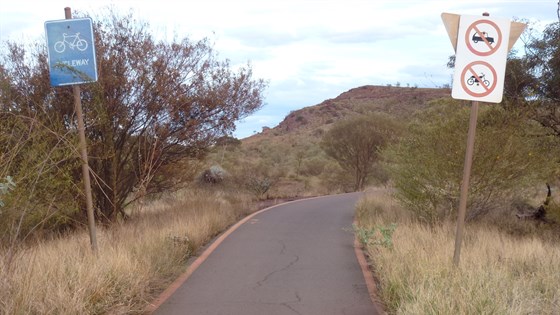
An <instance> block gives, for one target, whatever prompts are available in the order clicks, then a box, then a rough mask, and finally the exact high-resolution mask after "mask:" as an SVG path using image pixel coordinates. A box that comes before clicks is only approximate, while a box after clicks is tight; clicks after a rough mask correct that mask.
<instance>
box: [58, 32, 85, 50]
mask: <svg viewBox="0 0 560 315" xmlns="http://www.w3.org/2000/svg"><path fill="white" fill-rule="evenodd" d="M66 45H68V47H69V48H70V49H72V50H74V48H77V49H78V50H79V51H85V50H86V49H87V47H88V43H87V41H86V40H85V39H83V38H80V33H75V34H73V35H68V34H66V33H63V34H62V40H60V41H58V42H56V43H54V50H55V51H56V52H57V53H59V54H61V53H63V52H64V51H66Z"/></svg>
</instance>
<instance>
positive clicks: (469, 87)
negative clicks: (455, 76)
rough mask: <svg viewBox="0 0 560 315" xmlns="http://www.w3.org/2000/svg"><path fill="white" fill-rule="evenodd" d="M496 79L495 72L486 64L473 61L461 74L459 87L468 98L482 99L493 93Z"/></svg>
mask: <svg viewBox="0 0 560 315" xmlns="http://www.w3.org/2000/svg"><path fill="white" fill-rule="evenodd" d="M497 78H498V76H497V73H496V70H495V69H494V67H492V65H490V64H489V63H488V62H485V61H473V62H471V63H469V64H468V65H467V66H466V67H465V68H464V69H463V72H462V73H461V86H462V88H463V90H464V91H465V92H466V93H467V94H469V95H470V96H473V97H484V96H487V95H489V94H490V93H492V92H493V91H494V89H495V88H496V85H497V84H496V83H497V81H498V80H497Z"/></svg>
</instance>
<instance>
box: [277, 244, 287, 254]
mask: <svg viewBox="0 0 560 315" xmlns="http://www.w3.org/2000/svg"><path fill="white" fill-rule="evenodd" d="M278 243H280V245H282V249H280V255H284V253H285V252H286V243H284V242H283V241H281V240H278Z"/></svg>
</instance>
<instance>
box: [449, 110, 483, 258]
mask: <svg viewBox="0 0 560 315" xmlns="http://www.w3.org/2000/svg"><path fill="white" fill-rule="evenodd" d="M478 107H479V104H478V101H473V102H472V106H471V117H470V120H469V133H468V136H467V151H466V153H465V164H464V167H463V181H462V182H461V199H460V201H459V214H458V217H457V231H456V233H455V252H454V254H453V264H454V265H455V266H459V259H460V256H461V243H462V241H463V229H464V226H465V215H466V212H467V199H468V196H469V182H470V179H471V169H472V161H473V155H474V139H475V135H476V121H477V119H478Z"/></svg>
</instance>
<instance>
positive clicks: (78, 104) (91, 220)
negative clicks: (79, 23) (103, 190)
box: [64, 7, 98, 255]
mask: <svg viewBox="0 0 560 315" xmlns="http://www.w3.org/2000/svg"><path fill="white" fill-rule="evenodd" d="M64 17H65V18H66V19H72V11H71V9H70V8H69V7H66V8H64ZM72 90H73V92H74V108H75V111H76V116H77V118H78V137H79V139H80V155H81V158H82V175H83V178H84V192H85V194H86V207H87V208H86V209H87V218H88V230H89V240H90V243H91V249H92V250H93V252H94V253H95V254H96V255H97V253H98V248H97V234H96V229H95V217H94V215H93V198H92V195H91V179H90V176H89V164H88V154H87V143H86V134H85V125H84V117H83V113H82V99H81V96H80V94H81V91H80V86H79V85H78V84H74V85H72Z"/></svg>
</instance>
